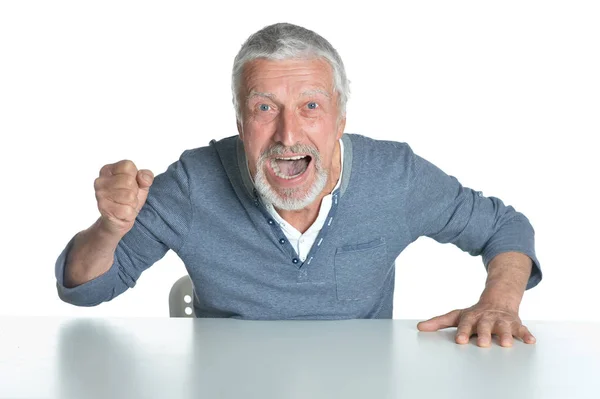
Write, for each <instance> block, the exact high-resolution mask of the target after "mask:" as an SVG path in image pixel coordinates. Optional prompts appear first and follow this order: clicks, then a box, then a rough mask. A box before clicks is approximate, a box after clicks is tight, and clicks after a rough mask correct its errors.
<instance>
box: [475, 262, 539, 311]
mask: <svg viewBox="0 0 600 399" xmlns="http://www.w3.org/2000/svg"><path fill="white" fill-rule="evenodd" d="M531 270H532V262H531V259H530V258H529V257H528V256H527V255H523V254H522V253H519V252H505V253H502V254H499V255H497V256H496V257H495V258H494V259H492V261H491V262H490V264H489V266H488V276H487V280H486V283H485V289H484V290H483V293H482V294H481V298H480V299H479V301H480V302H482V303H494V304H498V305H500V306H503V307H506V308H507V309H511V310H513V311H514V312H518V311H519V306H520V305H521V300H522V299H523V294H524V293H525V287H526V286H527V282H528V281H529V277H530V275H531Z"/></svg>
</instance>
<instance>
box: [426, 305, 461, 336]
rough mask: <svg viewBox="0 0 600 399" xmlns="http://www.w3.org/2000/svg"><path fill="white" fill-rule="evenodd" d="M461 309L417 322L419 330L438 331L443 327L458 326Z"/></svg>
mask: <svg viewBox="0 0 600 399" xmlns="http://www.w3.org/2000/svg"><path fill="white" fill-rule="evenodd" d="M460 312H461V310H460V309H456V310H453V311H451V312H448V313H446V314H444V315H441V316H436V317H433V318H431V319H429V320H425V321H422V322H420V323H418V324H417V328H418V329H419V331H437V330H440V329H443V328H448V327H456V326H457V324H458V319H459V316H460Z"/></svg>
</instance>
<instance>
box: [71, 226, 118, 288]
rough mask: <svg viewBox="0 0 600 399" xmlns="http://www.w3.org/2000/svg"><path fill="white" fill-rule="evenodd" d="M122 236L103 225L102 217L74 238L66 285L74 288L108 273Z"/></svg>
mask: <svg viewBox="0 0 600 399" xmlns="http://www.w3.org/2000/svg"><path fill="white" fill-rule="evenodd" d="M119 241H121V237H119V236H115V235H114V234H113V233H111V232H110V231H108V230H106V229H105V228H103V227H102V218H98V220H97V221H96V222H95V223H94V224H93V225H92V226H90V227H89V228H88V229H87V230H84V231H81V232H80V233H78V234H77V235H76V236H75V237H74V239H73V247H72V248H71V250H70V251H69V254H68V257H67V262H66V266H65V271H64V286H65V287H66V288H73V287H76V286H78V285H81V284H85V283H87V282H88V281H90V280H93V279H95V278H96V277H99V276H101V275H102V274H104V273H106V272H107V271H108V269H110V267H111V266H112V264H113V262H114V257H115V250H116V249H117V245H118V244H119Z"/></svg>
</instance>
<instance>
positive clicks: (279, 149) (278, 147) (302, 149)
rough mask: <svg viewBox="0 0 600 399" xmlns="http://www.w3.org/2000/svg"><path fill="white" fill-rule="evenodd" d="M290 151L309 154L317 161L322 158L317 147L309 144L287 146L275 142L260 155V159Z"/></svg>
mask: <svg viewBox="0 0 600 399" xmlns="http://www.w3.org/2000/svg"><path fill="white" fill-rule="evenodd" d="M289 153H293V154H308V155H310V156H311V157H312V158H313V159H314V160H316V161H319V160H320V159H321V154H319V151H318V150H317V149H316V148H315V147H313V146H310V145H308V144H294V145H293V146H291V147H287V146H284V145H282V144H275V145H273V146H272V147H270V148H268V149H267V150H265V151H264V152H263V153H262V154H261V155H260V160H266V159H267V158H270V157H273V156H275V155H284V154H289Z"/></svg>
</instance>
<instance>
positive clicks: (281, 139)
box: [274, 109, 303, 147]
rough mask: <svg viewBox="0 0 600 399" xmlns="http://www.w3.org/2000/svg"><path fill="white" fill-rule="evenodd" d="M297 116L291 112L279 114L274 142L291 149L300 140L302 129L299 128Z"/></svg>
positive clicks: (286, 111) (288, 110)
mask: <svg viewBox="0 0 600 399" xmlns="http://www.w3.org/2000/svg"><path fill="white" fill-rule="evenodd" d="M298 118H299V116H298V115H296V113H295V112H294V111H293V110H290V109H287V110H283V111H282V112H281V113H280V114H279V120H278V123H277V131H276V132H275V137H274V139H275V141H276V142H277V143H281V144H282V145H284V146H286V147H291V146H293V145H294V144H296V143H299V142H300V141H301V140H302V135H303V133H302V128H301V126H300V123H299V120H298Z"/></svg>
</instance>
